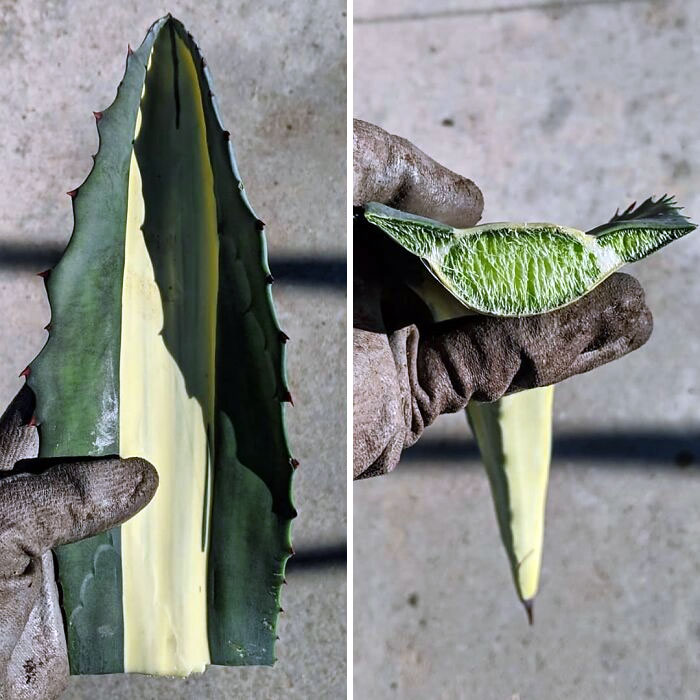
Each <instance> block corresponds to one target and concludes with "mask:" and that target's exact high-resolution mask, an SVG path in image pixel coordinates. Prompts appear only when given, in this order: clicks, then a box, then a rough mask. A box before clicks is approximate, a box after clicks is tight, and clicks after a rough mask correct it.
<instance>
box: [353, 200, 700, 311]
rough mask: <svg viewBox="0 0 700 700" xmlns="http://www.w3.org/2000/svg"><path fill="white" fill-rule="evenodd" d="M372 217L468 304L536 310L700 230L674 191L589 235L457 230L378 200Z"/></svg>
mask: <svg viewBox="0 0 700 700" xmlns="http://www.w3.org/2000/svg"><path fill="white" fill-rule="evenodd" d="M365 218H366V219H367V220H368V221H369V222H370V223H372V224H374V225H375V226H377V227H379V228H380V229H381V230H382V231H384V232H385V233H387V234H388V235H389V236H391V237H392V238H393V239H394V240H395V241H396V242H397V243H399V244H400V245H401V246H403V247H404V248H405V249H406V250H408V251H409V252H411V253H413V254H414V255H416V256H418V257H420V258H422V259H423V261H424V262H425V264H426V266H427V267H428V269H429V270H430V271H431V273H432V274H433V275H434V276H435V277H436V278H437V279H438V280H439V281H440V282H441V283H442V284H443V285H444V287H445V288H446V289H447V290H448V291H449V292H450V293H451V294H452V295H454V296H455V297H456V298H457V299H458V300H459V301H460V302H461V303H462V304H463V305H464V306H466V307H468V308H470V309H473V310H475V311H479V312H481V313H486V314H492V315H495V316H529V315H533V314H539V313H545V312H547V311H553V310H554V309H558V308H560V307H562V306H566V305H567V304H570V303H572V302H573V301H576V299H579V298H580V297H582V296H583V295H584V294H587V293H588V292H590V291H591V290H592V289H593V288H594V287H595V286H596V285H598V284H600V283H601V282H602V281H603V280H604V279H605V278H606V277H608V276H609V275H610V274H612V273H613V272H615V271H616V270H618V269H620V267H622V265H624V264H625V263H627V262H633V261H635V260H639V259H641V258H643V257H646V256H647V255H650V254H651V253H653V252H654V251H656V250H659V249H660V248H661V247H663V246H665V245H667V244H668V243H670V242H671V241H673V240H676V239H678V238H680V237H682V236H685V235H686V234H688V233H690V232H691V231H693V230H694V229H695V228H696V225H695V224H693V223H691V222H690V221H689V220H688V219H687V218H686V217H684V216H682V215H681V214H680V213H679V210H678V208H677V207H676V206H675V202H674V200H673V199H672V198H670V197H663V198H661V199H660V200H659V201H658V202H654V201H653V200H652V199H649V200H647V201H646V202H644V204H642V205H641V206H640V207H639V208H638V209H637V210H632V209H628V210H627V211H626V212H624V213H623V214H622V215H621V216H620V215H618V216H617V217H616V218H613V220H612V221H611V222H609V223H608V224H606V225H605V226H602V227H598V228H597V229H593V230H592V231H590V232H589V234H588V235H587V234H585V233H584V232H583V231H579V230H578V229H574V228H567V227H564V226H559V225H558V224H550V223H513V222H502V223H492V224H483V225H481V226H475V227H473V228H467V229H455V228H452V227H450V226H446V225H445V224H441V223H439V222H437V221H431V220H430V219H426V218H424V217H419V216H415V215H413V214H407V213H405V212H401V211H398V210H396V209H391V208H390V207H386V206H384V205H382V204H377V203H375V202H372V203H370V204H368V205H367V207H366V208H365Z"/></svg>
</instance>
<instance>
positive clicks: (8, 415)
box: [0, 386, 158, 700]
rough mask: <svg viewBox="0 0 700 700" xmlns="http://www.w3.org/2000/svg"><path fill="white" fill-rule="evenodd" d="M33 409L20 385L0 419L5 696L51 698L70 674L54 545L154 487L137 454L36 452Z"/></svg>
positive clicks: (117, 515) (134, 508) (113, 520)
mask: <svg viewBox="0 0 700 700" xmlns="http://www.w3.org/2000/svg"><path fill="white" fill-rule="evenodd" d="M33 414H34V394H33V392H32V390H31V389H29V387H27V386H24V387H23V388H22V389H21V390H20V392H19V393H18V394H17V396H16V397H15V398H14V399H13V401H12V403H11V404H10V406H9V407H8V409H7V410H6V411H5V413H4V414H3V416H2V417H1V418H0V473H1V474H3V476H0V698H2V700H18V699H22V700H30V699H31V700H38V699H41V700H52V699H53V698H57V697H58V696H59V695H61V693H62V692H63V690H64V689H65V687H66V684H67V682H68V657H67V654H66V641H65V637H64V633H63V621H62V619H61V611H60V608H59V604H58V591H57V589H56V583H55V578H54V567H53V556H52V554H51V548H52V547H55V546H57V545H61V544H67V543H68V542H75V541H77V540H80V539H83V538H84V537H89V536H90V535H95V534H97V533H99V532H102V531H104V530H108V529H109V528H111V527H114V526H115V525H118V524H120V523H122V522H124V521H125V520H127V519H128V518H130V517H131V516H132V515H134V514H135V513H137V512H138V511H139V510H141V509H142V508H143V507H144V506H145V505H146V504H147V503H148V502H149V501H150V500H151V498H152V497H153V494H154V493H155V491H156V488H157V486H158V474H157V473H156V470H155V469H154V468H153V466H151V464H149V463H148V462H147V461H146V460H143V459H139V458H132V459H119V458H116V457H115V458H106V459H73V458H71V459H66V460H40V459H35V458H36V455H37V453H38V448H39V439H38V435H37V430H36V428H35V427H33V425H30V423H31V419H32V416H33ZM20 460H22V461H20Z"/></svg>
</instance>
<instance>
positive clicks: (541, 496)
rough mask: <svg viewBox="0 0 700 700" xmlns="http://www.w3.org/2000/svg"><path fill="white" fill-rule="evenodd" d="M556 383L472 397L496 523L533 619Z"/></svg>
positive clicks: (469, 416)
mask: <svg viewBox="0 0 700 700" xmlns="http://www.w3.org/2000/svg"><path fill="white" fill-rule="evenodd" d="M553 400H554V387H553V386H547V387H541V388H538V389H529V390H528V391H523V392H520V393H517V394H510V395H508V396H504V397H503V398H501V399H499V400H498V401H495V402H493V403H479V402H478V401H472V402H471V403H470V404H469V405H468V406H467V409H466V413H467V419H468V420H469V425H470V426H471V429H472V432H473V433H474V437H475V439H476V442H477V444H478V446H479V451H480V452H481V459H482V461H483V463H484V466H485V467H486V473H487V474H488V477H489V483H490V484H491V495H492V497H493V503H494V508H495V510H496V518H497V519H498V528H499V530H500V533H501V539H502V540H503V545H504V546H505V549H506V554H507V555H508V561H509V563H510V567H511V573H512V575H513V581H514V583H515V588H516V590H517V592H518V597H519V598H520V600H521V601H522V602H523V605H524V606H525V610H526V611H527V615H528V619H529V620H530V624H532V620H533V604H534V598H535V594H536V593H537V589H538V586H539V578H540V568H541V565H542V547H543V541H544V515H545V504H546V500H547V483H548V480H549V467H550V462H551V454H552V407H553Z"/></svg>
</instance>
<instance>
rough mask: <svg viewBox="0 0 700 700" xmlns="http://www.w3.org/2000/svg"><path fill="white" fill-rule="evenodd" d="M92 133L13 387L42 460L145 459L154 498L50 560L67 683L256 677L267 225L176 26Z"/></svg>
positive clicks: (275, 357)
mask: <svg viewBox="0 0 700 700" xmlns="http://www.w3.org/2000/svg"><path fill="white" fill-rule="evenodd" d="M96 117H97V120H98V131H99V136H100V148H99V151H98V153H97V156H96V158H95V163H94V167H93V169H92V171H91V172H90V174H89V176H88V177H87V179H86V180H85V182H84V183H83V184H82V185H81V186H80V187H79V188H78V190H76V191H74V192H73V193H71V194H72V195H73V209H74V229H73V234H72V237H71V240H70V243H69V245H68V247H67V249H66V251H65V253H64V255H63V257H62V258H61V261H60V262H59V263H58V265H57V266H56V268H55V269H54V270H53V271H52V273H51V275H50V276H49V277H48V279H47V292H48V296H49V301H50V304H51V312H52V319H51V331H50V335H49V339H48V341H47V343H46V345H45V347H44V348H43V350H42V351H41V353H40V354H39V355H38V357H37V358H36V359H35V360H34V361H33V362H32V364H31V366H30V375H29V378H28V382H29V384H30V386H31V387H32V389H33V391H34V393H35V394H36V398H37V410H36V418H37V422H38V429H39V436H40V456H42V457H56V456H69V455H74V456H77V455H94V456H101V455H108V454H120V455H121V456H124V457H127V456H133V455H140V456H143V457H145V458H147V459H149V460H150V461H152V462H153V463H154V464H155V465H156V467H157V469H158V472H159V475H160V486H159V489H158V492H157V494H156V496H155V498H154V500H153V501H152V503H151V504H149V506H147V508H145V509H144V510H143V511H142V512H141V513H140V514H139V515H137V516H136V517H135V518H133V519H132V520H130V521H129V522H128V523H126V524H125V525H124V526H122V527H121V528H116V529H114V530H112V531H111V532H109V533H105V534H103V535H99V536H97V537H93V538H90V539H88V540H85V541H83V542H79V543H76V544H72V545H67V546H64V547H61V548H59V549H58V551H57V553H56V554H57V558H58V577H59V581H60V585H61V590H62V606H63V612H64V617H65V620H66V623H67V629H66V634H67V641H68V653H69V660H70V666H71V672H72V673H75V674H79V673H91V674H92V673H115V672H121V671H139V672H144V673H157V674H167V675H186V674H188V673H190V672H191V671H201V670H203V669H204V667H205V665H206V664H208V663H214V664H226V665H246V664H271V663H273V662H274V643H275V637H276V625H277V615H278V611H279V596H280V585H281V583H282V582H283V579H284V568H285V563H286V561H287V558H288V557H289V556H290V552H291V541H290V520H291V519H292V518H293V517H294V515H295V511H294V507H293V505H292V501H291V477H292V472H293V469H294V466H295V464H296V460H294V459H293V458H292V457H291V454H290V452H289V448H288V445H287V439H286V435H285V427H284V407H283V404H284V402H286V401H289V400H290V395H289V391H288V388H287V381H286V376H285V371H284V340H285V339H286V336H284V334H283V333H282V332H281V330H280V328H279V326H278V324H277V321H276V318H275V313H274V307H273V304H272V297H271V291H270V283H271V276H270V271H269V268H268V265H267V253H266V245H265V237H264V233H263V225H262V222H261V221H259V220H258V218H257V217H256V216H255V214H254V213H253V211H252V209H251V207H250V205H249V203H248V200H247V198H246V195H245V191H244V189H243V186H242V184H241V179H240V175H239V174H238V169H237V166H236V162H235V158H234V155H233V150H232V148H231V145H230V143H229V135H228V132H226V131H224V130H223V128H222V127H221V122H220V118H219V114H218V109H217V106H216V102H215V99H214V97H213V92H212V89H211V81H210V75H209V70H208V68H207V67H206V64H205V62H204V59H203V58H202V56H201V54H200V52H199V49H198V47H197V46H196V44H195V43H194V41H193V40H192V37H191V35H190V34H189V33H188V32H187V31H186V30H185V28H184V27H183V26H182V24H181V23H180V22H178V21H177V20H175V19H174V18H172V17H171V16H170V15H168V16H166V17H163V18H162V19H160V20H158V21H157V22H155V23H154V24H153V25H152V26H151V28H150V29H149V30H148V33H147V35H146V38H145V39H144V42H143V43H142V45H141V46H140V47H139V49H138V50H136V51H133V52H132V51H129V55H128V57H127V63H126V71H125V74H124V78H123V80H122V82H121V83H120V86H119V89H118V92H117V97H116V99H115V101H114V102H113V103H112V105H111V106H110V107H109V108H108V109H106V110H105V111H104V112H102V113H96Z"/></svg>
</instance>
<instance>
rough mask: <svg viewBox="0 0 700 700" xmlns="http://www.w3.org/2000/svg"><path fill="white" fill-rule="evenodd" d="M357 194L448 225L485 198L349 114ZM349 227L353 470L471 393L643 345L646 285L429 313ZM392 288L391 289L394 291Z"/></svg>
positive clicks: (545, 380)
mask: <svg viewBox="0 0 700 700" xmlns="http://www.w3.org/2000/svg"><path fill="white" fill-rule="evenodd" d="M353 171H354V182H353V203H354V204H355V206H362V205H364V204H366V203H367V202H370V201H377V202H382V203H384V204H388V205H389V206H392V207H395V208H397V209H403V210H404V211H408V212H411V213H413V214H419V215H422V216H427V217H430V218H432V219H437V220H439V221H443V222H444V223H447V224H450V225H452V226H460V227H468V226H473V225H475V224H476V223H477V221H478V220H479V219H480V217H481V212H482V209H483V199H482V195H481V192H480V191H479V189H478V187H477V186H476V185H475V184H474V183H473V182H472V181H471V180H468V179H467V178H464V177H461V176H460V175H457V174H455V173H453V172H451V171H449V170H447V169H446V168H444V167H442V166H441V165H439V164H438V163H436V162H435V161H434V160H432V159H431V158H429V157H428V156H427V155H426V154H425V153H423V152H422V151H420V150H418V149H417V148H416V147H415V146H413V144H411V143H410V142H408V141H406V140H405V139H402V138H399V137H396V136H393V135H391V134H388V133H387V132H386V131H384V130H382V129H380V128H378V127H376V126H374V125H372V124H368V123H367V122H362V121H359V120H355V123H354V146H353ZM357 221H358V224H357V225H356V226H355V228H354V239H355V245H354V268H355V271H354V280H353V282H354V318H353V326H354V329H353V362H354V368H353V375H354V376H353V403H354V409H353V424H354V431H353V432H354V434H353V444H354V475H355V478H364V477H367V476H374V475H377V474H383V473H386V472H389V471H391V470H392V469H393V468H394V467H395V466H396V464H397V463H398V461H399V459H400V456H401V451H402V450H403V449H404V448H406V447H409V446H410V445H412V444H414V443H415V442H416V441H417V440H418V438H419V437H420V436H421V434H422V432H423V429H424V428H425V427H426V426H428V425H430V424H431V423H432V422H433V421H434V420H435V419H436V418H437V416H439V415H440V414H442V413H452V412H455V411H459V410H461V409H463V408H464V407H465V406H466V404H467V403H468V401H469V400H470V399H472V398H474V399H476V400H480V401H495V400H496V399H498V398H500V397H501V396H502V395H504V394H506V393H509V392H512V391H517V390H522V389H529V388H533V387H537V386H546V385H548V384H554V383H556V382H559V381H561V380H563V379H566V378H567V377H570V376H572V375H574V374H579V373H581V372H587V371H588V370H591V369H593V368H595V367H598V366H600V365H602V364H604V363H606V362H610V361H611V360H615V359H617V358H618V357H621V356H622V355H624V354H626V353H628V352H630V351H632V350H634V349H636V348H638V347H640V346H641V345H642V344H644V343H645V342H646V341H647V339H648V338H649V336H650V334H651V330H652V317H651V313H650V311H649V309H648V308H647V306H646V304H645V302H644V291H643V290H642V288H641V286H640V284H639V283H638V282H637V281H636V280H635V279H634V278H633V277H630V276H629V275H624V274H619V273H618V274H614V275H612V276H610V277H609V278H608V279H607V280H606V281H605V282H603V283H602V284H600V285H599V286H598V287H596V288H595V289H594V290H593V291H592V292H590V293H589V294H588V295H586V296H585V297H583V298H582V299H580V300H579V301H577V302H575V303H573V304H571V305H569V306H567V307H565V308H563V309H560V310H558V311H553V312H551V313H547V314H542V315H539V316H530V317H526V318H495V317H489V316H481V315H473V316H466V317H464V318H461V319H457V320H454V321H450V322H445V323H438V324H434V323H431V322H430V317H429V316H428V317H427V320H426V315H425V310H424V309H423V310H422V311H421V309H420V304H419V303H418V300H417V298H414V297H413V294H412V292H411V291H410V290H409V289H408V287H404V288H403V289H398V288H397V285H396V283H395V281H394V280H392V278H391V270H390V269H388V266H386V265H379V264H378V263H377V257H378V252H377V250H378V246H377V236H381V234H380V233H379V232H378V231H376V230H373V229H372V228H371V227H369V226H368V225H366V224H363V223H362V219H361V218H360V217H358V219H357ZM397 300H398V301H397Z"/></svg>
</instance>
